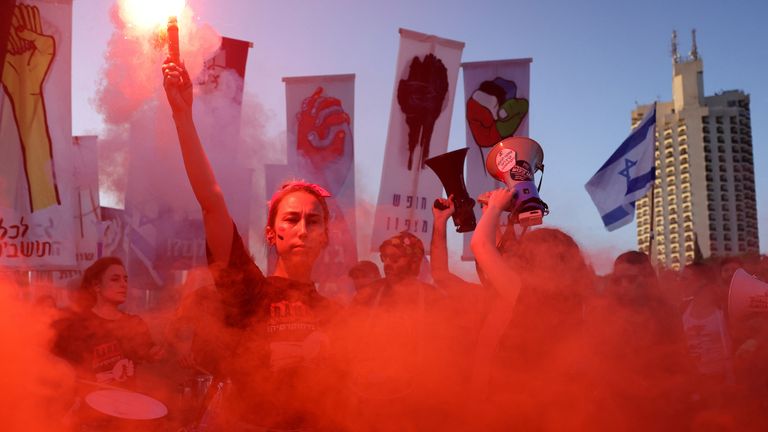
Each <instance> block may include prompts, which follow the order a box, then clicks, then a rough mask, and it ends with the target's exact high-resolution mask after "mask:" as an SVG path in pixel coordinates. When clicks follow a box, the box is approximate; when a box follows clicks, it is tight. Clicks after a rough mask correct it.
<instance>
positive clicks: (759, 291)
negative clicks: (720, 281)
mask: <svg viewBox="0 0 768 432" xmlns="http://www.w3.org/2000/svg"><path fill="white" fill-rule="evenodd" d="M765 312H768V283H765V282H763V281H761V280H760V279H758V278H756V277H754V276H751V275H750V274H749V273H747V272H746V271H744V269H738V270H736V273H734V274H733V277H732V278H731V286H730V289H729V291H728V315H729V316H730V319H732V320H735V319H739V318H742V317H744V316H745V315H748V314H750V313H765Z"/></svg>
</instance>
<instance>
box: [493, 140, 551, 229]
mask: <svg viewBox="0 0 768 432" xmlns="http://www.w3.org/2000/svg"><path fill="white" fill-rule="evenodd" d="M485 167H486V169H487V170H488V173H489V174H490V175H492V176H493V177H494V178H495V179H496V180H498V181H500V182H503V183H504V184H506V185H507V187H508V188H509V190H511V191H512V204H511V205H510V208H508V209H507V210H508V211H509V212H510V213H511V216H512V217H511V219H510V222H512V223H519V224H520V225H522V226H524V227H528V226H532V225H541V222H542V218H543V217H544V216H546V215H547V214H549V207H548V206H547V204H546V203H545V202H544V201H542V200H541V198H539V189H538V188H537V187H536V183H534V181H533V175H534V174H535V173H536V171H543V170H544V150H542V149H541V146H540V145H539V143H537V142H536V141H534V140H532V139H530V138H525V137H509V138H504V139H503V140H501V141H499V142H498V143H497V144H496V145H495V146H493V148H492V149H491V151H490V152H489V153H488V157H487V158H486V159H485ZM507 173H509V175H506V174H507Z"/></svg>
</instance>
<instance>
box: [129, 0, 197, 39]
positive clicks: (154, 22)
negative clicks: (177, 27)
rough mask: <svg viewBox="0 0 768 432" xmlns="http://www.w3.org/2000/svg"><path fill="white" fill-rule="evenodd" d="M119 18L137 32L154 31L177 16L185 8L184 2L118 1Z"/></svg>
mask: <svg viewBox="0 0 768 432" xmlns="http://www.w3.org/2000/svg"><path fill="white" fill-rule="evenodd" d="M118 6H119V10H120V18H121V19H122V20H123V22H125V23H126V24H128V25H129V26H131V27H134V28H135V29H136V30H138V31H150V32H151V31H154V30H157V29H158V28H160V27H165V24H166V23H167V22H168V17H171V16H178V15H181V13H182V12H183V11H184V8H185V7H186V1H185V0H118Z"/></svg>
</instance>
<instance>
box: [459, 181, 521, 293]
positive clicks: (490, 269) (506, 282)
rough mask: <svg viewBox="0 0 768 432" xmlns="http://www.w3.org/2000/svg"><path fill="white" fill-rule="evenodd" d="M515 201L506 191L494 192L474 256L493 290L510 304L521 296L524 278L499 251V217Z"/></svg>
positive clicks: (474, 241)
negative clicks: (497, 245) (497, 241)
mask: <svg viewBox="0 0 768 432" xmlns="http://www.w3.org/2000/svg"><path fill="white" fill-rule="evenodd" d="M511 200H512V191H510V190H509V189H506V188H502V189H497V190H495V191H493V192H492V193H491V195H490V197H489V198H488V206H487V208H486V210H485V212H484V213H483V215H482V216H481V217H480V221H479V222H478V224H477V228H475V233H474V235H472V243H471V246H472V252H473V253H474V254H475V260H477V264H478V265H479V266H480V269H481V270H482V271H483V273H484V274H485V276H486V279H487V280H488V282H489V283H490V284H491V285H492V288H493V289H494V290H495V291H496V292H498V293H499V295H500V296H501V297H502V298H503V299H504V300H506V301H508V302H512V303H514V302H515V301H517V296H518V294H519V293H520V285H521V282H520V277H519V276H518V275H517V273H516V272H515V271H514V270H512V268H511V267H510V266H509V264H508V263H507V262H506V261H505V259H504V257H503V256H502V255H501V253H500V252H499V250H498V249H497V248H496V239H497V232H498V226H499V217H500V216H501V213H502V212H503V211H504V209H505V208H507V206H508V205H509V203H510V202H511Z"/></svg>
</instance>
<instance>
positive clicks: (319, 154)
mask: <svg viewBox="0 0 768 432" xmlns="http://www.w3.org/2000/svg"><path fill="white" fill-rule="evenodd" d="M283 82H285V100H286V103H285V105H286V116H287V122H286V139H287V146H286V149H287V150H286V153H287V154H286V160H287V165H286V166H285V167H283V168H281V169H275V168H274V167H272V168H270V169H268V170H267V175H268V178H267V188H268V189H267V194H268V195H269V194H271V193H273V192H274V191H275V189H276V188H277V187H278V186H279V185H280V184H281V183H283V182H284V181H286V180H291V179H292V178H296V179H302V180H306V181H309V182H312V183H316V184H318V185H320V186H322V187H323V188H325V189H326V190H327V191H328V192H330V193H331V196H332V198H331V199H329V200H328V207H329V208H328V209H329V211H330V217H331V218H330V224H329V227H328V234H329V244H328V248H326V250H325V252H324V253H323V255H321V256H320V258H319V259H318V261H317V264H316V265H315V269H314V271H313V274H312V277H313V279H314V280H315V281H316V282H317V283H318V284H319V290H320V292H321V293H322V294H323V295H325V296H328V297H342V298H343V297H348V296H349V295H350V294H351V281H350V280H348V278H347V271H348V270H349V269H350V268H351V267H352V266H353V265H355V264H356V263H357V236H356V233H357V227H356V224H355V169H354V160H355V159H354V156H355V155H354V136H353V134H354V125H355V123H354V112H355V75H354V74H345V75H323V76H305V77H288V78H283ZM272 255H273V251H270V259H269V262H270V265H273V264H274V257H273V256H272ZM270 270H271V269H270Z"/></svg>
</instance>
